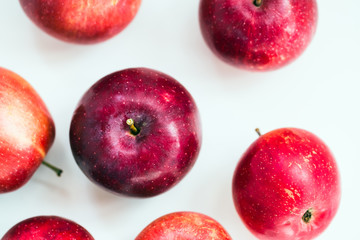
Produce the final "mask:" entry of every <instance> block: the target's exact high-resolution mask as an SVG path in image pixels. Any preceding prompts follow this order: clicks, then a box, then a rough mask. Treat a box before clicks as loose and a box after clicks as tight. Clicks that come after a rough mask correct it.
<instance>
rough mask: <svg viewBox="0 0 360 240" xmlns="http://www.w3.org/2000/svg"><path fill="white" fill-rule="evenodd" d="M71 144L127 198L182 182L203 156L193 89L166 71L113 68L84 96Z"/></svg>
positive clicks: (80, 159)
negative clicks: (183, 84) (116, 69)
mask: <svg viewBox="0 0 360 240" xmlns="http://www.w3.org/2000/svg"><path fill="white" fill-rule="evenodd" d="M70 144H71V149H72V153H73V156H74V158H75V160H76V163H77V164H78V166H79V167H80V169H81V170H82V171H83V172H84V173H85V175H86V176H87V177H88V178H89V179H90V180H92V181H93V182H94V183H96V184H98V185H100V186H101V187H103V188H105V189H107V190H110V191H112V192H114V193H119V194H125V195H128V196H136V197H150V196H155V195H158V194H160V193H163V192H165V191H167V190H168V189H170V188H171V187H173V186H174V185H175V184H177V183H178V182H179V181H180V180H181V179H182V178H183V177H184V176H185V175H186V174H187V173H188V172H189V171H190V169H191V168H192V167H193V165H194V163H195V161H196V159H197V157H198V154H199V150H200V146H201V125H200V119H199V113H198V109H197V107H196V104H195V102H194V100H193V98H192V96H191V95H190V93H189V92H188V91H187V90H186V89H185V88H184V87H183V86H182V85H181V84H180V83H179V82H178V81H176V80H175V79H174V78H172V77H170V76H168V75H166V74H164V73H161V72H158V71H156V70H152V69H147V68H130V69H125V70H122V71H118V72H114V73H112V74H109V75H107V76H105V77H103V78H102V79H100V80H99V81H98V82H96V83H95V84H94V85H93V86H92V87H91V88H90V89H89V90H88V91H87V92H86V93H85V94H84V96H83V97H82V99H81V100H80V102H79V104H78V106H77V108H76V110H75V112H74V114H73V117H72V120H71V126H70Z"/></svg>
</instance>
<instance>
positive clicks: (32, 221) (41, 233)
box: [1, 216, 94, 240]
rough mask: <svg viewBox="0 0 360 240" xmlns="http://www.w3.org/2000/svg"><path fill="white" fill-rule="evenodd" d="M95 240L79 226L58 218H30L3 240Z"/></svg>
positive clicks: (8, 233) (13, 229)
mask: <svg viewBox="0 0 360 240" xmlns="http://www.w3.org/2000/svg"><path fill="white" fill-rule="evenodd" d="M50 239H51V240H94V238H93V237H92V236H91V234H90V233H89V232H88V231H87V230H86V229H85V228H83V227H82V226H80V225H79V224H77V223H75V222H73V221H71V220H69V219H65V218H62V217H58V216H37V217H32V218H28V219H26V220H24V221H21V222H19V223H18V224H16V225H15V226H13V227H12V228H11V229H10V230H9V231H8V232H7V233H6V234H5V235H4V236H3V237H2V238H1V240H50Z"/></svg>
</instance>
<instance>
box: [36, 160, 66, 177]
mask: <svg viewBox="0 0 360 240" xmlns="http://www.w3.org/2000/svg"><path fill="white" fill-rule="evenodd" d="M41 163H42V164H43V165H45V166H47V167H48V168H50V169H51V170H53V171H54V172H55V173H56V175H58V177H60V176H61V174H62V172H63V170H62V169H60V168H57V167H55V166H54V165H51V164H50V163H48V162H46V161H42V162H41Z"/></svg>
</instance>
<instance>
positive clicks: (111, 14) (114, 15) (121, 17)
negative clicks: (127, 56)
mask: <svg viewBox="0 0 360 240" xmlns="http://www.w3.org/2000/svg"><path fill="white" fill-rule="evenodd" d="M140 3H141V0H91V1H88V0H20V4H21V6H22V8H23V9H24V11H25V13H26V14H27V16H28V17H29V18H30V19H31V20H32V21H33V22H34V23H35V24H36V25H37V26H38V27H40V28H41V29H42V30H44V31H45V32H47V33H48V34H50V35H52V36H53V37H56V38H58V39H61V40H63V41H67V42H73V43H83V44H88V43H97V42H102V41H105V40H107V39H109V38H111V37H113V36H115V35H116V34H118V33H119V32H121V31H122V30H123V29H124V28H125V27H126V26H127V25H128V24H129V23H130V22H131V21H132V19H133V18H134V17H135V15H136V13H137V11H138V8H139V6H140Z"/></svg>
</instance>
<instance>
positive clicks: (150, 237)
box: [135, 212, 231, 240]
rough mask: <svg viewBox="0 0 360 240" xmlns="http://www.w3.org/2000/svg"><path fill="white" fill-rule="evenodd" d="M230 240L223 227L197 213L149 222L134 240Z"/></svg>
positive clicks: (184, 213)
mask: <svg viewBox="0 0 360 240" xmlns="http://www.w3.org/2000/svg"><path fill="white" fill-rule="evenodd" d="M169 239H182V240H204V239H211V240H231V237H230V235H229V234H228V233H227V232H226V230H225V229H224V227H223V226H222V225H221V224H220V223H218V222H217V221H215V220H214V219H213V218H211V217H209V216H207V215H204V214H201V213H197V212H174V213H170V214H167V215H164V216H162V217H159V218H158V219H156V220H154V221H153V222H151V223H150V224H149V225H148V226H146V227H145V228H144V229H143V230H142V231H141V233H140V234H139V235H138V236H137V237H136V238H135V240H169Z"/></svg>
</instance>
